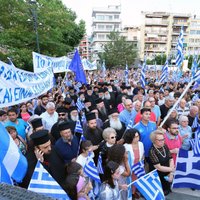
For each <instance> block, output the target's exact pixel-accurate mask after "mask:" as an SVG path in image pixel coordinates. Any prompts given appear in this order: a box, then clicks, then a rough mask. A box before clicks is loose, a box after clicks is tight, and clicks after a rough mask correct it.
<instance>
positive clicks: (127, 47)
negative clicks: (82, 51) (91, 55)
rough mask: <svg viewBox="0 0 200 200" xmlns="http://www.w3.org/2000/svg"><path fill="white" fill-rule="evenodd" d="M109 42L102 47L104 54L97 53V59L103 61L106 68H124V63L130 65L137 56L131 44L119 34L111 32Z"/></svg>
mask: <svg viewBox="0 0 200 200" xmlns="http://www.w3.org/2000/svg"><path fill="white" fill-rule="evenodd" d="M108 38H109V40H110V41H109V42H108V43H106V44H105V45H104V52H103V53H99V58H100V60H101V61H102V62H103V60H105V63H106V67H108V68H111V67H122V66H123V67H124V66H125V65H126V63H127V64H128V65H132V64H133V63H134V61H135V58H136V56H137V51H136V50H135V46H134V43H133V42H130V41H126V38H125V37H123V36H120V33H119V32H111V33H110V35H109V36H108Z"/></svg>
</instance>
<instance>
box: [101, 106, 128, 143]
mask: <svg viewBox="0 0 200 200" xmlns="http://www.w3.org/2000/svg"><path fill="white" fill-rule="evenodd" d="M108 115H109V116H108V117H109V120H107V121H106V122H105V123H104V125H103V129H105V128H108V127H111V128H113V129H115V131H116V133H117V141H118V140H120V139H121V138H122V136H123V134H124V131H125V130H126V126H125V124H124V123H123V122H121V121H120V120H119V113H118V111H117V109H112V110H110V111H109V113H108Z"/></svg>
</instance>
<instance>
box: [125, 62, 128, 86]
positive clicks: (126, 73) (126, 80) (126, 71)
mask: <svg viewBox="0 0 200 200" xmlns="http://www.w3.org/2000/svg"><path fill="white" fill-rule="evenodd" d="M124 76H125V83H126V85H128V65H127V64H126V69H125V71H124Z"/></svg>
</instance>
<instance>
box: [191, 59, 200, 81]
mask: <svg viewBox="0 0 200 200" xmlns="http://www.w3.org/2000/svg"><path fill="white" fill-rule="evenodd" d="M197 69H198V63H197V55H194V57H193V63H192V68H191V72H192V77H194V76H195V74H196V72H197Z"/></svg>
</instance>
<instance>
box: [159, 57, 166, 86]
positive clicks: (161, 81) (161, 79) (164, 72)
mask: <svg viewBox="0 0 200 200" xmlns="http://www.w3.org/2000/svg"><path fill="white" fill-rule="evenodd" d="M167 78H168V60H166V62H165V65H164V66H163V69H162V74H161V77H160V81H159V82H160V83H164V82H166V81H167Z"/></svg>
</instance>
